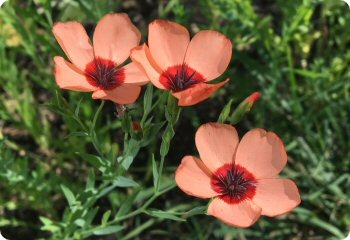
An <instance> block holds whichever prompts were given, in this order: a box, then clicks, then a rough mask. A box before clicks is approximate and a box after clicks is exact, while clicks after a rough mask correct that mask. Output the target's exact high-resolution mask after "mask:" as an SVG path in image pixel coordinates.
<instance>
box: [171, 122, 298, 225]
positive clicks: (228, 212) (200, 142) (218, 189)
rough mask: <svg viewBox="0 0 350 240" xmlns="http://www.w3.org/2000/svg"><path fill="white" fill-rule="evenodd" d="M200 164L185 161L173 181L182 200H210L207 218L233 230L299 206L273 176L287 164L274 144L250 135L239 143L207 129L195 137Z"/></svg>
mask: <svg viewBox="0 0 350 240" xmlns="http://www.w3.org/2000/svg"><path fill="white" fill-rule="evenodd" d="M195 140H196V146H197V149H198V152H199V155H200V158H201V159H202V160H200V159H198V158H196V157H194V156H185V157H184V158H183V159H182V162H181V164H180V166H179V167H178V169H177V170H176V174H175V180H176V183H177V185H178V186H179V188H180V189H181V190H182V191H184V192H185V193H187V194H188V195H191V196H195V197H199V198H214V199H213V201H212V202H210V204H209V206H208V214H209V215H212V216H214V217H216V218H218V219H220V220H221V221H223V222H225V223H227V224H229V225H232V226H236V227H249V226H251V225H252V224H254V223H255V221H256V220H257V219H258V218H259V217H260V215H265V216H270V217H273V216H279V215H281V214H285V213H287V212H289V211H291V210H292V209H293V208H295V207H296V206H298V205H299V203H300V195H299V192H298V188H297V186H296V185H295V183H294V182H293V181H291V180H289V179H282V178H278V177H277V175H278V174H279V172H280V171H281V170H282V169H283V168H284V166H285V165H286V163H287V154H286V150H285V148H284V146H283V143H282V141H281V140H280V138H279V137H278V136H277V135H276V134H275V133H273V132H267V131H265V130H263V129H259V128H257V129H253V130H250V131H249V132H248V133H246V134H245V135H244V137H243V138H242V140H241V141H240V142H239V139H238V135H237V132H236V130H235V128H234V127H232V126H231V125H227V124H219V123H207V124H204V125H202V126H201V127H200V128H199V129H198V130H197V133H196V137H195Z"/></svg>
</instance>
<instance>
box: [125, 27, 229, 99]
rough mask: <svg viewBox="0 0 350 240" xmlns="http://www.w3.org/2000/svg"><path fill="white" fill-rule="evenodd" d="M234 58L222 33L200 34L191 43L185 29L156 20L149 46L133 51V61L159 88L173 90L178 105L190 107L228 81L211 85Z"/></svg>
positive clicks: (150, 29) (150, 35) (151, 29)
mask: <svg viewBox="0 0 350 240" xmlns="http://www.w3.org/2000/svg"><path fill="white" fill-rule="evenodd" d="M231 54H232V43H231V41H230V40H229V39H228V38H227V37H226V36H224V35H223V34H221V33H219V32H216V31H212V30H205V31H200V32H198V33H197V34H196V35H195V36H194V37H193V38H192V40H191V41H190V34H189V32H188V30H187V29H186V28H185V27H183V26H181V25H179V24H177V23H175V22H170V21H165V20H155V21H153V22H152V23H151V24H150V25H149V33H148V46H147V45H146V44H143V45H142V46H138V47H137V48H135V49H133V50H132V52H131V59H132V60H133V62H135V63H137V64H139V65H140V66H141V67H142V68H143V70H144V71H145V73H146V74H147V75H148V77H149V79H150V80H151V82H152V83H153V84H154V85H155V86H156V87H157V88H160V89H164V90H170V91H171V93H172V94H173V95H174V96H175V97H176V98H178V99H179V102H178V105H180V106H189V105H194V104H196V103H198V102H201V101H203V100H205V99H207V98H208V97H209V96H210V95H212V94H213V93H214V92H215V91H216V90H217V89H218V88H220V87H221V86H222V85H224V84H225V83H226V82H227V81H228V79H227V80H225V81H223V82H220V83H218V84H207V82H208V81H211V80H213V79H215V78H217V77H219V76H220V75H221V74H222V73H223V72H224V71H225V70H226V68H227V66H228V64H229V62H230V60H231Z"/></svg>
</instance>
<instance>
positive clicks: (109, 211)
mask: <svg viewBox="0 0 350 240" xmlns="http://www.w3.org/2000/svg"><path fill="white" fill-rule="evenodd" d="M111 213H112V211H111V210H108V211H107V212H105V213H104V214H103V216H102V220H101V225H106V223H107V221H108V219H109V217H110V216H111Z"/></svg>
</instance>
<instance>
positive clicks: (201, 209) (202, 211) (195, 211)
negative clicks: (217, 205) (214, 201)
mask: <svg viewBox="0 0 350 240" xmlns="http://www.w3.org/2000/svg"><path fill="white" fill-rule="evenodd" d="M207 209H208V207H207V206H200V207H195V208H193V209H191V210H189V211H188V212H186V213H185V214H184V215H185V216H186V218H187V217H190V216H194V215H200V214H205V213H206V212H207Z"/></svg>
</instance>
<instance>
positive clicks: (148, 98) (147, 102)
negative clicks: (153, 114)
mask: <svg viewBox="0 0 350 240" xmlns="http://www.w3.org/2000/svg"><path fill="white" fill-rule="evenodd" d="M152 98H153V85H152V84H148V86H147V89H146V92H145V95H144V97H143V109H144V110H143V111H144V113H143V114H144V115H145V116H147V115H148V114H149V112H150V111H151V109H152Z"/></svg>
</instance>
